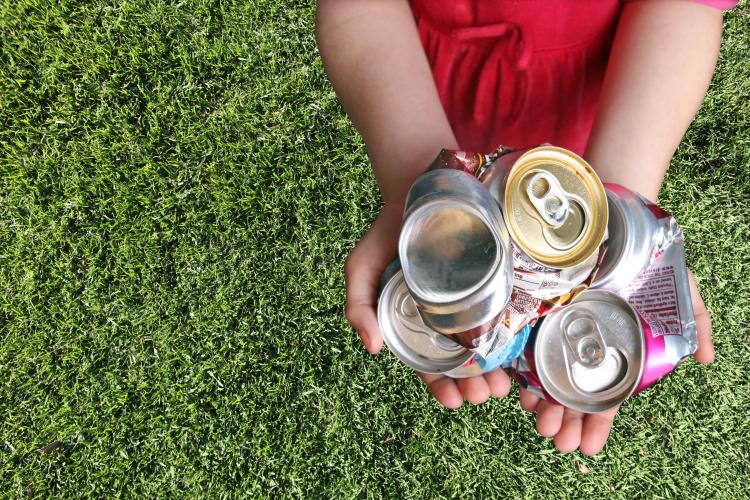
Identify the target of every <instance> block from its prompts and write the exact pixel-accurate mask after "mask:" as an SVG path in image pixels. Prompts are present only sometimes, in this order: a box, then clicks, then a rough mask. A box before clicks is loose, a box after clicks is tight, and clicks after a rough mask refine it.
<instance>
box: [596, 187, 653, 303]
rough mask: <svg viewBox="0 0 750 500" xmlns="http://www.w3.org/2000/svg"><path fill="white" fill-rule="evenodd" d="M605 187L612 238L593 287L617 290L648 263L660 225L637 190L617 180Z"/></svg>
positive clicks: (628, 282) (629, 281)
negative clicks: (618, 182) (618, 183)
mask: <svg viewBox="0 0 750 500" xmlns="http://www.w3.org/2000/svg"><path fill="white" fill-rule="evenodd" d="M604 187H605V189H606V191H607V202H608V204H609V223H608V229H609V239H608V240H607V253H606V254H605V256H604V260H603V261H602V265H601V267H600V268H599V271H598V273H597V275H596V279H595V280H594V283H593V284H592V288H601V289H604V290H611V291H613V292H616V291H619V290H622V289H623V288H625V287H626V286H628V285H629V284H630V283H632V281H633V280H634V279H635V278H636V276H638V274H639V273H640V272H641V271H643V270H644V269H645V268H646V267H647V266H648V265H649V263H650V261H651V257H652V251H653V249H654V237H655V235H656V234H657V232H658V230H659V225H658V223H657V220H656V217H655V216H654V215H653V214H652V213H651V212H650V211H649V210H648V208H646V206H645V204H644V203H643V201H642V200H641V198H640V197H639V196H638V195H637V194H636V193H634V192H633V191H631V190H629V189H627V188H625V187H622V186H620V185H617V184H604Z"/></svg>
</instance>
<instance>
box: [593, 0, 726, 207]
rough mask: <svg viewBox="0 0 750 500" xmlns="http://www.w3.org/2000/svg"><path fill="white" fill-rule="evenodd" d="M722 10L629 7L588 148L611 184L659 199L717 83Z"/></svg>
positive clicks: (671, 4)
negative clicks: (711, 85) (689, 131)
mask: <svg viewBox="0 0 750 500" xmlns="http://www.w3.org/2000/svg"><path fill="white" fill-rule="evenodd" d="M721 14H722V13H721V11H720V10H718V9H714V8H711V7H707V6H705V5H702V4H698V3H694V2H687V1H683V0H678V1H663V2H661V1H656V2H654V1H644V2H632V3H628V4H626V6H625V8H624V9H623V12H622V17H621V18H620V21H619V24H618V27H617V35H616V38H615V43H614V46H613V47H612V53H611V55H610V60H609V63H608V66H607V74H606V77H605V80H604V86H603V88H602V94H601V98H600V99H599V108H598V111H597V115H596V118H595V120H594V127H593V130H592V133H591V139H590V140H589V145H588V148H587V151H586V158H587V159H588V160H589V161H590V162H591V164H592V165H593V166H594V168H595V169H596V171H597V172H598V173H599V175H600V176H601V178H602V179H603V180H604V181H605V182H615V183H617V184H622V185H624V186H626V187H629V188H630V189H633V190H634V191H637V192H639V193H641V194H642V195H644V196H646V197H647V198H649V199H651V200H656V195H657V194H658V193H659V187H660V186H661V182H662V178H663V177H664V173H665V172H666V170H667V168H668V167H669V162H670V160H671V159H672V155H673V154H674V152H675V150H676V149H677V146H678V145H679V144H680V142H681V141H682V137H683V135H684V134H685V131H686V130H687V128H688V126H690V122H691V121H692V120H693V117H694V116H695V113H696V112H697V111H698V108H699V107H700V105H701V102H703V97H704V96H705V94H706V90H707V89H708V85H709V83H710V82H711V75H712V74H713V71H714V66H715V65H716V59H717V57H718V54H719V44H720V42H721V18H722V15H721Z"/></svg>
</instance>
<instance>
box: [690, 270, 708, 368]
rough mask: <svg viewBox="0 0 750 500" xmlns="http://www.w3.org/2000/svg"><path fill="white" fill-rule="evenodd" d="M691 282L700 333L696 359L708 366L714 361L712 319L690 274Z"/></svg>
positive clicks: (694, 309) (696, 325) (691, 295)
mask: <svg viewBox="0 0 750 500" xmlns="http://www.w3.org/2000/svg"><path fill="white" fill-rule="evenodd" d="M688 279H689V281H690V297H691V299H692V302H693V313H694V314H695V328H696V330H697V331H698V349H697V350H696V351H695V354H694V356H695V359H696V360H697V361H698V362H699V363H703V364H708V363H711V362H713V360H714V343H713V340H712V339H711V317H710V316H709V315H708V310H707V309H706V305H705V304H704V303H703V298H702V297H701V294H700V292H699V291H698V286H697V285H696V283H695V278H693V273H691V272H688Z"/></svg>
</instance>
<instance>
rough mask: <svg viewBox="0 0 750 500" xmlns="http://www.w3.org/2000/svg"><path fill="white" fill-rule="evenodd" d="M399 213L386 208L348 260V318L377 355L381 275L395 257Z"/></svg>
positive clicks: (379, 336)
mask: <svg viewBox="0 0 750 500" xmlns="http://www.w3.org/2000/svg"><path fill="white" fill-rule="evenodd" d="M400 224H401V218H400V212H399V211H398V210H396V209H393V210H390V209H387V208H384V209H383V211H382V212H381V213H380V215H379V216H378V218H377V219H375V222H374V223H373V225H372V227H371V228H370V229H369V230H368V231H367V234H365V236H364V237H363V238H362V240H360V242H359V243H357V246H356V247H354V250H352V253H351V254H349V257H348V258H347V259H346V265H345V267H344V274H345V276H346V319H347V321H349V323H350V324H351V325H352V326H353V327H354V329H355V330H357V333H359V338H360V339H361V340H362V344H364V346H365V348H366V349H367V351H368V352H369V353H370V354H375V353H377V352H378V351H380V349H381V348H382V347H383V337H382V335H381V334H380V327H379V326H378V316H377V300H378V282H379V280H380V274H381V273H382V272H383V270H384V269H385V268H386V266H387V265H388V263H389V262H391V261H392V260H393V259H394V258H395V256H396V245H397V242H398V235H399V229H400Z"/></svg>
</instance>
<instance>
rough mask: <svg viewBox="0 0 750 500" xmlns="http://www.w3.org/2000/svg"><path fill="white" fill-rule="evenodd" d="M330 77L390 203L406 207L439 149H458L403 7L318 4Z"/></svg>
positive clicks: (374, 2) (374, 0)
mask: <svg viewBox="0 0 750 500" xmlns="http://www.w3.org/2000/svg"><path fill="white" fill-rule="evenodd" d="M316 25H317V26H316V32H317V39H318V47H319V49H320V55H321V58H322V59H323V64H324V66H325V68H326V72H327V74H328V77H329V78H330V80H331V83H332V84H333V87H334V88H335V89H336V94H337V95H338V96H339V99H340V100H341V103H342V104H343V106H344V109H345V110H346V112H347V113H348V115H349V117H350V118H351V120H352V122H353V123H354V125H355V127H356V128H357V130H358V131H359V132H360V133H361V134H362V137H363V138H364V141H365V144H366V146H367V153H368V156H369V157H370V160H371V162H372V165H373V169H374V171H375V177H376V178H377V181H378V184H379V186H380V191H381V193H382V195H383V199H384V200H385V202H386V204H389V203H402V202H403V200H404V197H405V195H406V191H407V190H408V189H409V186H410V185H411V183H412V181H413V180H414V179H415V178H416V177H417V176H419V174H420V173H421V172H422V171H423V170H424V169H425V167H426V166H427V164H428V163H429V162H430V161H431V160H432V159H433V158H434V157H435V155H436V154H437V152H438V151H439V150H440V148H444V147H449V148H451V147H456V139H455V137H454V135H453V132H452V131H451V128H450V125H449V124H448V119H447V118H446V116H445V112H444V111H443V108H442V105H441V104H440V98H439V97H438V94H437V89H436V88H435V83H434V81H433V79H432V73H431V72H430V67H429V65H428V63H427V58H426V56H425V54H424V51H423V49H422V45H421V43H420V40H419V35H418V33H417V29H416V26H415V23H414V18H413V17H412V13H411V10H410V8H409V5H408V3H407V2H406V1H405V0H356V1H351V0H321V1H319V2H318V12H317V22H316Z"/></svg>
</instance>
